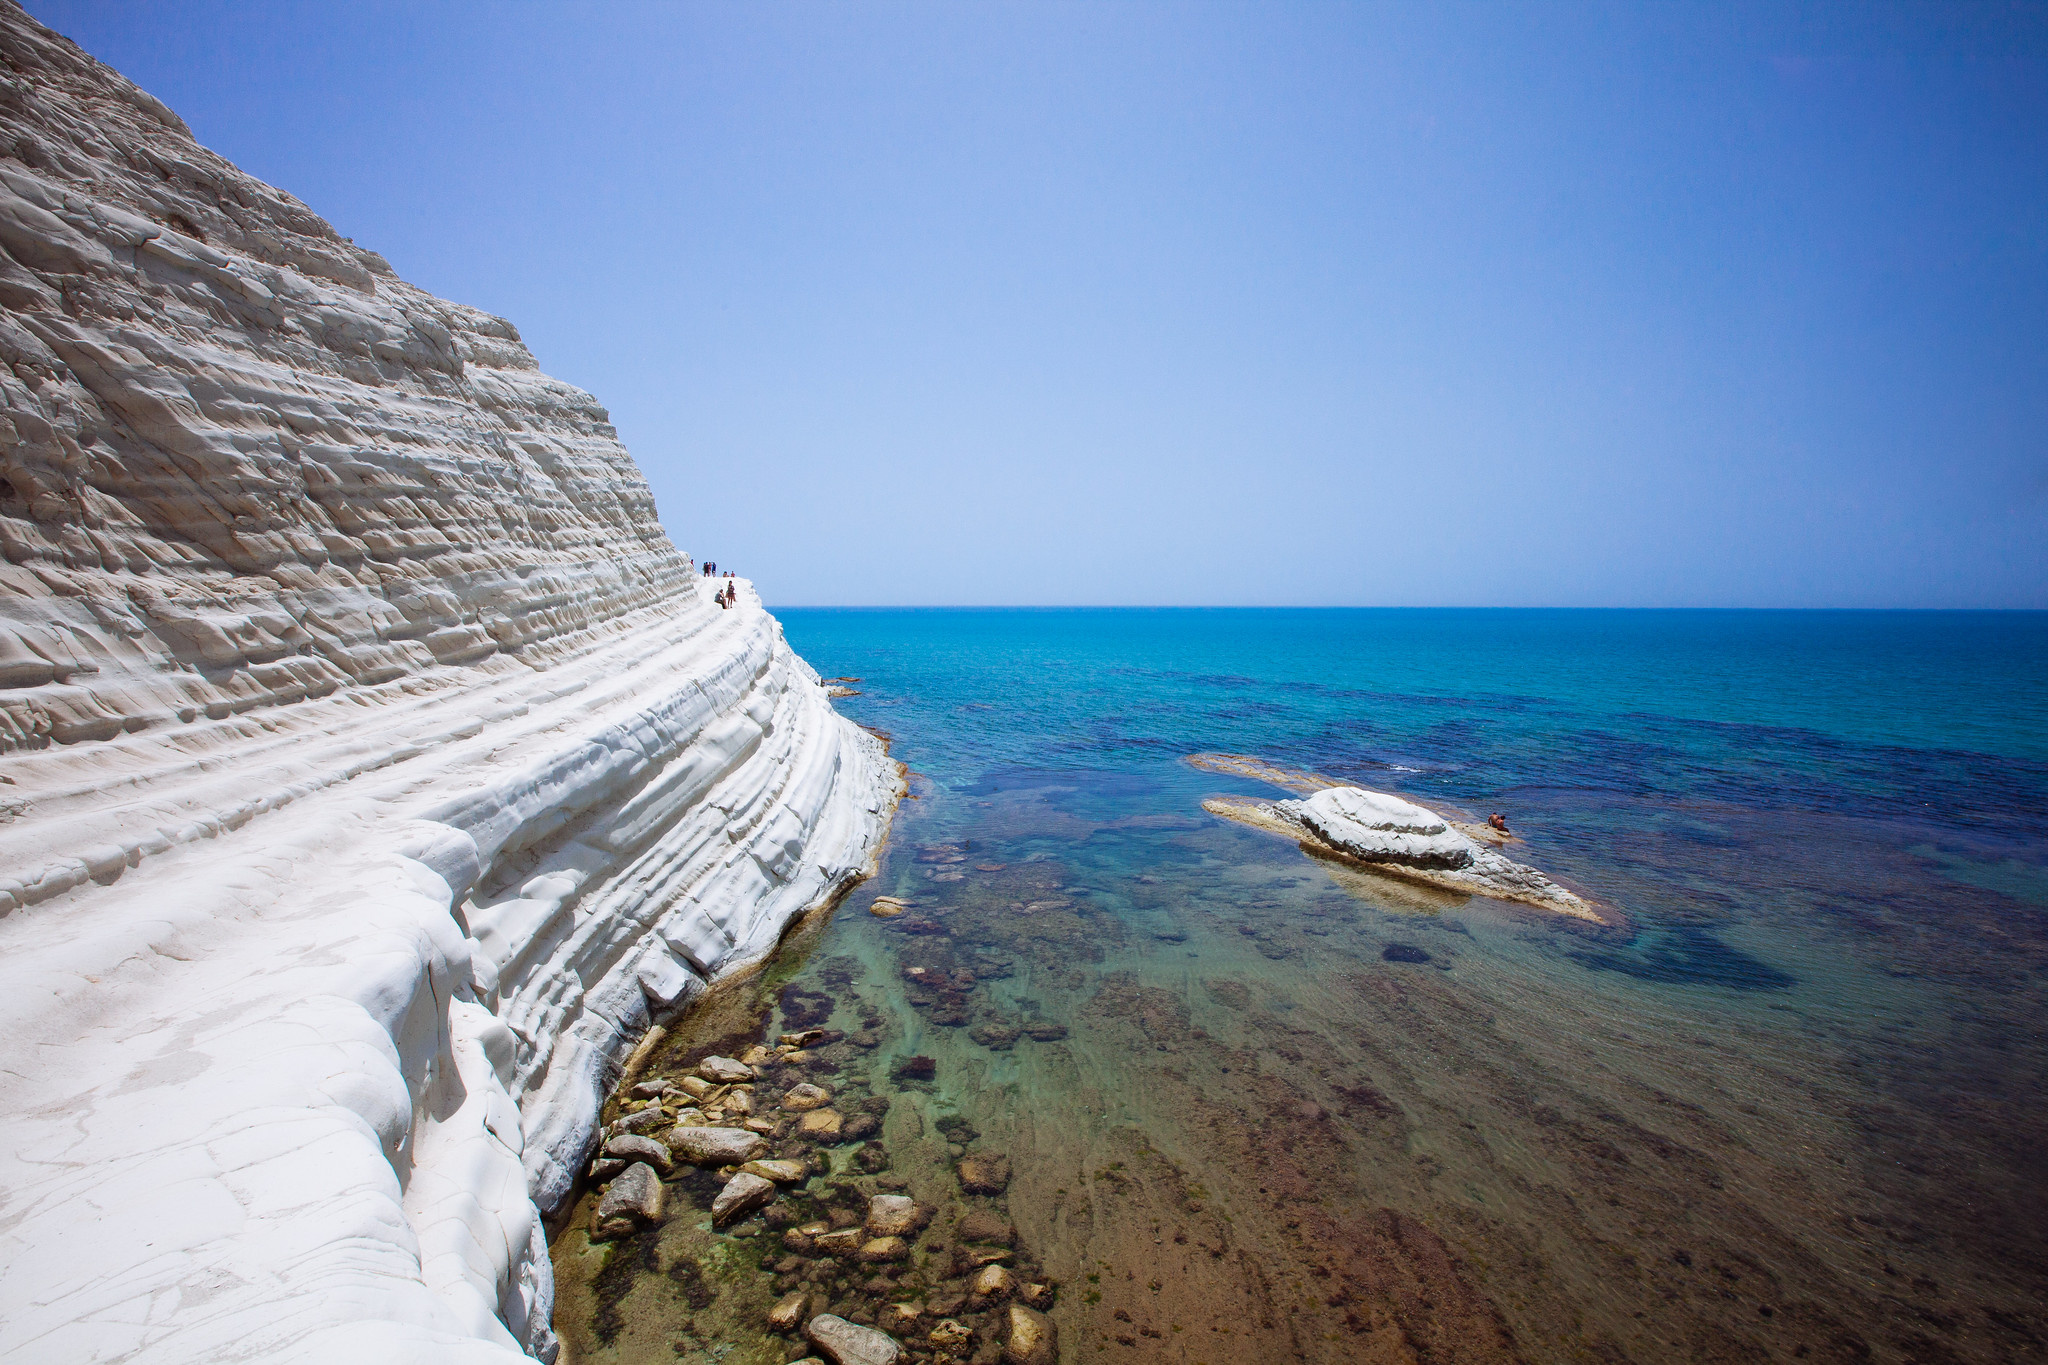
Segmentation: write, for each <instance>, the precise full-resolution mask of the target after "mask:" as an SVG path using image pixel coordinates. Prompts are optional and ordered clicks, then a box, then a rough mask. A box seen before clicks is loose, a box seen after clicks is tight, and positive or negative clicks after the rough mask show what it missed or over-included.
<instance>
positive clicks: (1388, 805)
mask: <svg viewBox="0 0 2048 1365" xmlns="http://www.w3.org/2000/svg"><path fill="white" fill-rule="evenodd" d="M1285 804H1286V805H1287V807H1288V808H1289V809H1290V810H1292V811H1293V812H1294V814H1295V816H1296V817H1297V818H1298V819H1300V821H1301V823H1302V824H1304V825H1306V826H1307V827H1308V828H1309V830H1310V831H1311V832H1313V833H1314V834H1315V835H1316V837H1318V838H1320V839H1321V840H1322V841H1323V842H1324V843H1326V844H1328V845H1330V847H1332V848H1335V849H1338V850H1340V851H1342V852H1344V853H1348V854H1350V855H1351V856H1352V857H1354V858H1363V859H1364V860H1366V861H1367V862H1373V863H1399V864H1401V865H1402V866H1403V867H1421V868H1432V869H1435V870H1438V871H1445V872H1453V871H1456V870H1458V869H1460V868H1467V867H1471V866H1472V865H1473V863H1474V861H1475V855H1476V854H1477V853H1478V852H1479V848H1478V846H1477V845H1476V844H1474V843H1473V842H1472V840H1470V839H1467V838H1466V837H1465V836H1464V835H1462V834H1460V833H1458V832H1457V831H1456V830H1453V829H1452V828H1451V826H1450V822H1449V821H1447V820H1445V819H1444V818H1443V817H1442V816H1440V815H1438V814H1437V813H1436V812H1435V811H1432V810H1424V809H1423V808H1422V807H1421V806H1418V805H1416V804H1415V803H1414V802H1413V801H1404V800H1403V799H1401V798H1400V797H1398V796H1390V795H1388V794H1387V793H1386V792H1369V791H1366V790H1365V789H1364V788H1362V787H1328V788H1325V789H1324V790H1322V791H1319V792H1317V793H1315V794H1314V795H1312V796H1310V797H1308V798H1307V799H1306V800H1303V801H1291V802H1287V803H1285Z"/></svg>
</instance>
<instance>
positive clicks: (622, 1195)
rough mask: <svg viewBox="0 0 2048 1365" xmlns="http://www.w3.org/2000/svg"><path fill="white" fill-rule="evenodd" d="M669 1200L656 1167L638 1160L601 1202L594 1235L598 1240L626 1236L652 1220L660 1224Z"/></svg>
mask: <svg viewBox="0 0 2048 1365" xmlns="http://www.w3.org/2000/svg"><path fill="white" fill-rule="evenodd" d="M666 1203H667V1191H666V1189H665V1188H664V1186H663V1185H662V1183H661V1177H660V1176H659V1175H656V1174H655V1172H654V1168H653V1167H652V1166H649V1165H647V1164H646V1163H645V1162H639V1161H636V1162H634V1163H633V1164H632V1165H630V1166H628V1167H627V1168H626V1170H625V1174H623V1175H621V1176H620V1177H619V1178H618V1179H617V1180H614V1181H613V1182H612V1186H611V1188H610V1189H608V1190H606V1191H605V1192H604V1196H603V1198H601V1199H599V1200H598V1201H597V1214H596V1218H595V1220H594V1226H593V1228H592V1230H591V1235H592V1236H593V1237H595V1238H598V1239H603V1238H608V1237H624V1236H627V1235H629V1234H631V1233H634V1232H637V1231H639V1230H640V1229H641V1228H642V1227H644V1226H646V1225H647V1224H649V1223H659V1222H660V1221H661V1218H662V1213H663V1210H664V1208H665V1207H666Z"/></svg>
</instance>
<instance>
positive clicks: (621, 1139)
mask: <svg viewBox="0 0 2048 1365" xmlns="http://www.w3.org/2000/svg"><path fill="white" fill-rule="evenodd" d="M604 1154H605V1155H606V1156H609V1157H618V1158H619V1159H621V1160H624V1161H644V1162H646V1163H647V1164H648V1165H650V1166H652V1167H654V1169H655V1170H657V1171H660V1172H661V1173H662V1174H664V1175H666V1174H667V1173H668V1170H669V1168H670V1167H671V1166H673V1165H674V1164H675V1158H674V1157H672V1156H670V1155H669V1150H668V1148H666V1147H664V1146H662V1145H661V1144H660V1143H659V1142H656V1141H655V1140H654V1139H653V1138H651V1137H644V1136H642V1135H641V1134H639V1133H622V1134H620V1135H619V1136H618V1137H615V1138H613V1139H612V1140H611V1141H609V1142H607V1143H605V1145H604Z"/></svg>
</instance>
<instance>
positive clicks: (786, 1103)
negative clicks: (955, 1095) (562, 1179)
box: [556, 897, 1064, 1365]
mask: <svg viewBox="0 0 2048 1365" xmlns="http://www.w3.org/2000/svg"><path fill="white" fill-rule="evenodd" d="M893 899H894V898H886V897H884V898H877V903H884V902H887V901H890V900H893ZM816 918H818V919H819V920H823V919H824V918H825V916H823V915H820V916H818V917H816ZM892 927H895V926H892ZM806 937H807V935H806V934H802V933H800V934H799V935H798V941H796V942H793V943H791V944H787V945H785V946H784V948H783V949H782V950H781V951H782V952H784V953H786V954H788V955H790V956H791V958H792V959H798V960H800V959H801V957H802V956H803V955H804V953H805V952H806V949H807V944H806V943H805V942H804V941H803V940H804V939H805V938H806ZM783 965H785V964H776V963H771V964H769V973H768V975H767V977H766V978H765V979H764V980H763V981H760V982H755V981H741V982H734V983H730V984H729V985H722V986H721V987H719V988H717V990H715V991H714V992H713V995H714V996H715V997H718V998H716V999H713V998H710V997H707V999H706V1000H705V1001H704V1008H703V1009H701V1010H700V1011H698V1012H695V1013H693V1014H692V1015H691V1016H686V1017H685V1018H684V1019H683V1020H681V1021H680V1022H679V1023H678V1024H677V1026H676V1027H675V1029H674V1030H673V1032H671V1033H670V1034H668V1035H667V1036H665V1037H664V1038H663V1039H662V1040H661V1044H660V1046H658V1047H657V1048H656V1049H654V1050H653V1052H652V1053H651V1054H650V1055H648V1056H645V1057H642V1058H637V1059H636V1062H637V1063H638V1065H636V1066H635V1067H634V1068H633V1070H632V1071H631V1072H630V1073H629V1076H628V1078H627V1080H626V1081H625V1082H624V1083H622V1084H621V1086H620V1088H619V1090H618V1091H617V1092H616V1093H615V1094H614V1096H613V1098H612V1100H611V1101H610V1102H609V1103H608V1105H607V1107H606V1115H607V1122H606V1123H605V1126H604V1128H603V1130H602V1133H601V1135H600V1141H599V1144H598V1148H597V1151H596V1153H595V1154H594V1156H593V1157H592V1160H591V1162H590V1165H589V1167H588V1169H587V1171H586V1183H585V1187H584V1193H583V1196H582V1198H581V1199H580V1200H579V1201H578V1202H577V1204H576V1206H575V1210H574V1212H573V1213H572V1214H571V1215H570V1217H569V1221H568V1223H567V1224H565V1226H564V1227H563V1228H562V1230H561V1232H560V1233H559V1234H558V1236H557V1239H556V1255H557V1259H558V1260H560V1259H562V1258H563V1257H564V1256H568V1257H572V1258H581V1257H589V1256H595V1257H597V1258H598V1259H599V1261H600V1264H599V1265H598V1267H597V1268H596V1269H595V1270H594V1271H593V1272H591V1273H590V1275H589V1276H588V1281H587V1287H586V1286H577V1287H576V1288H573V1289H570V1291H569V1294H570V1297H567V1298H565V1300H564V1303H563V1305H562V1312H561V1314H560V1315H559V1320H560V1322H561V1326H562V1332H563V1339H564V1345H565V1356H564V1360H565V1361H567V1362H571V1365H573V1362H575V1361H577V1360H579V1359H580V1358H581V1356H580V1355H579V1348H584V1349H591V1348H609V1347H612V1346H614V1345H615V1344H617V1343H618V1342H619V1339H620V1334H621V1333H622V1332H623V1331H626V1330H627V1329H628V1328H629V1326H630V1325H631V1324H630V1323H629V1321H628V1319H629V1316H630V1314H629V1312H628V1310H627V1309H625V1308H623V1307H622V1306H621V1300H623V1299H624V1298H625V1297H626V1296H627V1295H628V1294H630V1293H631V1292H632V1290H633V1286H634V1284H635V1282H636V1281H637V1280H639V1279H640V1278H641V1277H643V1276H646V1275H651V1274H661V1275H664V1276H665V1277H666V1278H668V1279H669V1280H672V1281H678V1282H681V1281H689V1282H691V1283H692V1284H694V1285H697V1286H700V1288H699V1289H698V1291H697V1293H696V1295H695V1296H694V1297H692V1298H691V1299H690V1302H691V1303H692V1304H693V1305H694V1306H695V1307H697V1308H698V1310H699V1312H698V1313H697V1315H696V1316H695V1317H693V1318H692V1319H690V1320H689V1322H688V1324H686V1326H685V1330H686V1332H688V1335H687V1336H685V1337H682V1338H678V1339H677V1340H676V1341H675V1343H674V1353H675V1354H676V1355H682V1354H685V1353H686V1352H687V1351H689V1350H693V1349H697V1348H698V1347H700V1346H701V1347H706V1348H715V1349H716V1350H718V1351H719V1352H720V1353H721V1354H722V1355H731V1354H732V1353H733V1352H738V1353H739V1356H738V1357H737V1358H742V1359H753V1358H754V1354H755V1353H758V1352H761V1351H765V1352H766V1354H765V1355H762V1356H761V1358H762V1359H764V1360H768V1359H772V1360H775V1361H781V1360H784V1359H791V1358H796V1357H803V1358H807V1359H817V1360H820V1361H829V1362H832V1365H894V1363H895V1362H899V1361H901V1362H906V1363H907V1365H964V1362H967V1361H970V1360H980V1361H990V1360H996V1359H1000V1360H1001V1361H1003V1362H1005V1363H1006V1365H1055V1363H1056V1362H1057V1361H1058V1360H1059V1359H1060V1355H1059V1345H1058V1341H1059V1334H1058V1329H1057V1327H1056V1326H1055V1324H1054V1323H1053V1320H1052V1319H1051V1317H1049V1316H1048V1313H1049V1311H1050V1310H1051V1309H1052V1308H1053V1307H1054V1305H1055V1303H1056V1301H1057V1298H1058V1295H1059V1288H1058V1286H1057V1285H1056V1284H1055V1283H1054V1282H1053V1281H1052V1280H1051V1278H1050V1277H1048V1276H1047V1275H1046V1273H1045V1271H1044V1269H1043V1268H1042V1266H1041V1265H1040V1263H1039V1262H1038V1260H1037V1258H1036V1257H1035V1256H1034V1255H1033V1254H1032V1253H1031V1251H1030V1249H1029V1248H1028V1247H1027V1246H1025V1245H1024V1243H1023V1242H1022V1240H1021V1239H1020V1238H1019V1236H1018V1234H1017V1229H1016V1227H1015V1225H1014V1223H1013V1222H1012V1220H1011V1217H1010V1213H1009V1209H1008V1204H1007V1193H1008V1189H1009V1185H1010V1175H1011V1172H1010V1162H1009V1158H1008V1156H1007V1155H1006V1154H1005V1153H1003V1152H1002V1151H999V1150H992V1149H990V1148H989V1147H988V1146H987V1145H986V1144H984V1143H983V1142H982V1141H981V1140H980V1139H981V1134H980V1133H978V1132H977V1131H976V1130H975V1129H974V1127H973V1125H972V1124H970V1123H969V1122H968V1121H967V1120H965V1119H964V1118H959V1117H957V1116H953V1117H944V1116H942V1117H940V1118H938V1119H937V1120H936V1122H935V1123H934V1124H933V1125H932V1126H931V1127H930V1128H929V1129H927V1128H926V1126H925V1125H924V1123H923V1122H922V1121H921V1120H920V1119H919V1118H918V1117H917V1115H916V1113H915V1111H914V1110H913V1109H912V1108H911V1107H909V1106H903V1105H901V1104H899V1101H900V1100H901V1099H902V1098H903V1097H904V1094H905V1092H906V1091H912V1090H914V1091H917V1092H920V1093H921V1094H930V1093H931V1092H932V1086H931V1081H932V1078H933V1063H932V1060H931V1059H930V1058H927V1057H908V1058H903V1059H901V1060H900V1061H899V1062H898V1063H897V1064H896V1065H894V1066H893V1067H889V1068H887V1070H886V1073H885V1074H886V1082H884V1081H882V1080H881V1078H880V1076H879V1075H878V1072H880V1071H881V1069H880V1068H878V1067H877V1065H876V1061H877V1058H875V1057H874V1055H873V1054H874V1053H875V1052H876V1051H877V1049H878V1048H879V1047H880V1046H881V1044H882V1042H883V1039H884V1036H885V1035H886V1034H888V1033H890V1032H892V1031H893V1030H892V1028H891V1024H890V1021H889V1020H888V1019H887V1018H885V1016H884V1015H883V1014H882V1013H881V1012H880V1011H879V1010H877V1009H876V1008H874V1007H873V1006H872V1005H867V1004H865V1003H863V1002H861V1001H860V999H859V997H858V995H857V994H856V993H853V992H851V991H849V995H850V996H852V997H853V998H852V999H851V1000H849V1001H848V1002H846V1003H847V1004H848V1005H849V1008H850V1009H852V1010H854V1011H856V1013H855V1015H854V1017H853V1018H851V1019H849V1020H848V1021H847V1022H849V1023H854V1024H857V1025H858V1027H857V1028H855V1029H854V1030H853V1031H851V1032H848V1031H845V1030H843V1029H839V1028H833V1027H825V1026H822V1025H823V1024H825V1023H826V1022H828V1021H829V1020H831V1019H832V1017H833V1015H834V1013H835V1010H836V1008H837V1007H838V1006H839V1004H840V1003H842V1002H840V1001H839V1000H836V999H834V998H833V997H831V996H826V995H823V994H821V993H819V992H815V991H811V990H807V989H804V988H802V987H798V986H795V985H790V984H784V985H781V986H779V987H778V986H777V985H776V984H775V983H776V976H775V972H776V968H777V967H778V966H783ZM905 972H906V980H907V981H909V982H911V983H913V984H915V983H916V982H917V977H918V976H919V975H923V974H924V969H922V968H918V967H915V966H912V967H908V968H906V969H905ZM912 973H916V974H917V975H911V974H912ZM835 975H836V976H838V977H839V979H840V980H841V981H842V984H843V985H845V986H848V987H850V986H851V980H850V977H848V976H846V975H845V974H835ZM749 998H751V1002H752V1003H751V1004H750V1003H749ZM770 1000H773V1002H774V1004H773V1005H772V1007H771V1006H770V1005H769V1003H768V1002H769V1001H770ZM926 1003H927V1004H929V1003H931V1002H930V1000H929V999H927V1001H926ZM778 1015H779V1016H780V1020H781V1023H780V1025H779V1026H777V1025H775V1024H774V1023H773V1020H774V1018H775V1017H776V1016H778ZM962 1022H964V1020H963V1021H962ZM1061 1032H1062V1033H1064V1030H1061ZM977 1041H980V1040H979V1039H977ZM1013 1041H1014V1037H1013V1038H1011V1039H1008V1040H1004V1039H994V1038H992V1039H990V1040H988V1042H987V1043H986V1044H985V1045H990V1046H1008V1045H1009V1044H1010V1042H1013ZM712 1048H723V1049H726V1051H724V1052H720V1051H708V1050H707V1049H712ZM892 1115H893V1119H892ZM678 1232H680V1233H681V1236H680V1238H679V1237H678V1236H677V1235H676V1234H677V1233H678ZM572 1279H573V1277H570V1276H565V1277H564V1281H565V1285H567V1284H569V1283H571V1281H572ZM778 1344H780V1346H786V1348H787V1349H786V1350H783V1349H780V1347H779V1345H778ZM805 1352H815V1356H805V1355H804V1353H805Z"/></svg>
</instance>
